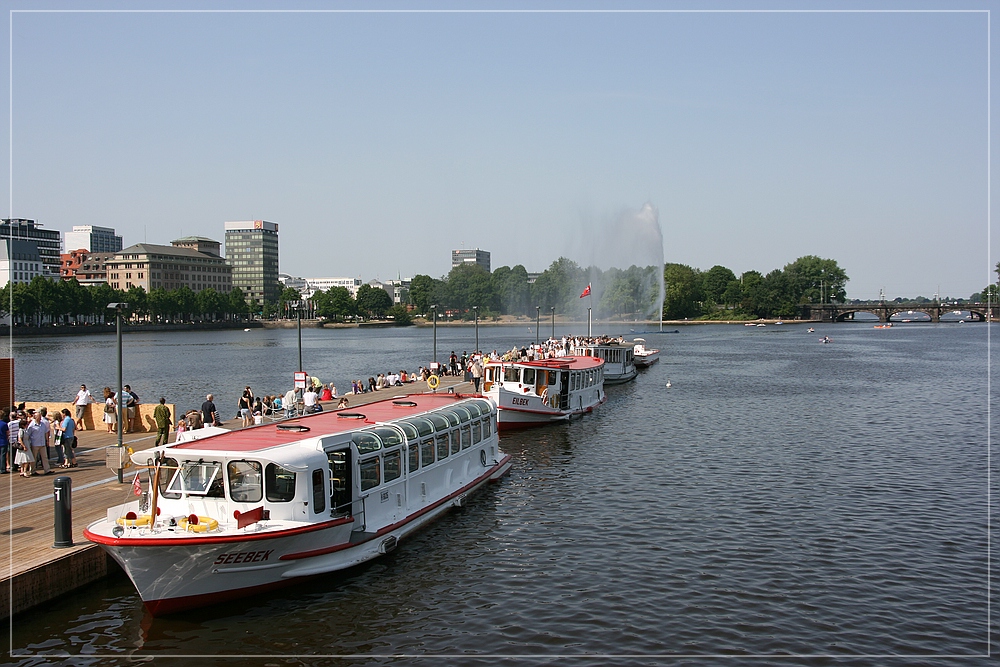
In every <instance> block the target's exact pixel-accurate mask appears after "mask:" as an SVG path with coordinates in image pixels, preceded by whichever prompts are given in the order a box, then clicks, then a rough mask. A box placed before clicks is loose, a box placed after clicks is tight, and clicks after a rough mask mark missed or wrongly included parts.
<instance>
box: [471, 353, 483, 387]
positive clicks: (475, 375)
mask: <svg viewBox="0 0 1000 667" xmlns="http://www.w3.org/2000/svg"><path fill="white" fill-rule="evenodd" d="M482 379H483V365H482V364H481V363H480V362H479V357H476V358H475V360H474V361H473V362H472V386H473V387H475V388H476V393H477V394H478V393H479V381H480V380H482Z"/></svg>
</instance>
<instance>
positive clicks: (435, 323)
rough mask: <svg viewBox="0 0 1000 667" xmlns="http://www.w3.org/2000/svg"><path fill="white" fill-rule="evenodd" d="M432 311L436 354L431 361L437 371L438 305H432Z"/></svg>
mask: <svg viewBox="0 0 1000 667" xmlns="http://www.w3.org/2000/svg"><path fill="white" fill-rule="evenodd" d="M431 312H432V316H433V320H432V321H433V328H434V356H433V357H432V358H431V363H432V364H433V366H434V371H435V372H437V360H438V307H437V306H431Z"/></svg>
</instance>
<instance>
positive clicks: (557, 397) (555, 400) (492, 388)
mask: <svg viewBox="0 0 1000 667" xmlns="http://www.w3.org/2000/svg"><path fill="white" fill-rule="evenodd" d="M604 367H605V364H604V362H603V361H602V360H601V359H598V358H596V357H580V356H563V357H554V358H550V359H537V360H532V361H528V360H524V361H490V362H488V363H487V364H486V368H485V369H484V374H483V381H484V383H483V393H484V394H485V395H486V396H487V397H489V398H490V399H492V400H493V402H494V403H496V404H497V406H498V409H499V413H498V415H497V420H498V423H499V426H500V428H512V427H520V426H536V425H540V424H548V423H551V422H557V421H565V420H567V419H569V418H570V417H572V416H574V415H581V414H584V413H587V412H590V411H591V410H593V409H594V408H595V407H597V406H598V405H600V404H601V403H603V402H604V401H605V395H604Z"/></svg>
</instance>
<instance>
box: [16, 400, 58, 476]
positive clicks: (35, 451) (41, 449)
mask: <svg viewBox="0 0 1000 667" xmlns="http://www.w3.org/2000/svg"><path fill="white" fill-rule="evenodd" d="M50 431H51V429H50V428H49V422H48V420H46V419H43V418H42V412H41V410H39V411H38V412H36V413H35V414H34V415H33V416H32V418H31V423H30V424H28V426H27V428H25V429H24V431H22V433H21V441H22V442H23V443H24V444H25V445H27V446H28V449H27V450H26V451H27V452H28V456H29V457H30V458H31V461H29V464H28V465H29V470H30V469H31V468H33V467H34V464H35V460H36V459H37V458H38V457H39V456H41V457H42V470H44V471H45V472H44V474H46V475H51V474H52V470H50V469H49V457H48V456H46V454H45V449H46V448H47V447H48V446H49V438H50V437H51V435H52V434H51V432H50ZM32 474H37V473H34V472H33V471H32ZM26 476H27V475H26Z"/></svg>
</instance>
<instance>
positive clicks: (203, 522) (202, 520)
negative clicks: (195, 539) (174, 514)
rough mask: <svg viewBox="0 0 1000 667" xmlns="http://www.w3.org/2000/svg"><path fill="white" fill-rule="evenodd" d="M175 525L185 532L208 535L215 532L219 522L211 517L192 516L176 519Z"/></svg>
mask: <svg viewBox="0 0 1000 667" xmlns="http://www.w3.org/2000/svg"><path fill="white" fill-rule="evenodd" d="M177 525H178V526H180V527H181V529H182V530H187V531H190V532H192V533H208V532H211V531H213V530H216V529H217V528H218V527H219V522H218V521H216V520H215V519H213V518H212V517H208V516H198V515H197V514H192V515H191V516H186V517H182V518H181V519H178V520H177Z"/></svg>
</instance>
